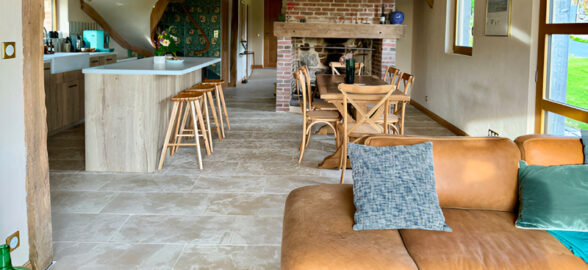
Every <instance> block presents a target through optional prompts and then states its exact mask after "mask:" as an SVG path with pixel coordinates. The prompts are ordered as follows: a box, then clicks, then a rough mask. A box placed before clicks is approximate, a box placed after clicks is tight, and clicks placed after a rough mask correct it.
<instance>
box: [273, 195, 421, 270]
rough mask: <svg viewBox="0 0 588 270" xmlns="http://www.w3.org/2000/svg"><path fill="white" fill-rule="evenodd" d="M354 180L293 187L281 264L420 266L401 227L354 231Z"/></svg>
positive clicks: (297, 266) (310, 266)
mask: <svg viewBox="0 0 588 270" xmlns="http://www.w3.org/2000/svg"><path fill="white" fill-rule="evenodd" d="M354 212H355V207H354V206H353V190H352V186H351V185H339V184H337V185H319V186H307V187H303V188H299V189H296V190H294V191H292V192H291V193H290V195H289V196H288V199H287V201H286V209H285V212H284V230H283V234H282V258H281V264H282V268H281V269H282V270H293V269H305V270H307V269H338V270H339V269H341V270H345V269H373V270H378V269H417V268H416V265H415V264H414V262H413V260H412V259H411V257H410V256H409V255H408V252H407V251H406V249H405V248H404V244H403V242H402V238H401V237H400V234H399V233H398V231H397V230H370V231H354V230H353V229H352V226H353V213H354Z"/></svg>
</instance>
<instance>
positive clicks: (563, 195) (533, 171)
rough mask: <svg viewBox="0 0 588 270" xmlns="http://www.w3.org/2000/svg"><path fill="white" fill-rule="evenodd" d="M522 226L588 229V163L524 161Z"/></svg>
mask: <svg viewBox="0 0 588 270" xmlns="http://www.w3.org/2000/svg"><path fill="white" fill-rule="evenodd" d="M519 200H520V206H519V207H520V209H519V217H518V219H517V221H516V226H517V227H518V228H524V229H539V230H567V231H588V166H586V165H563V166H535V165H531V166H529V165H527V163H526V162H524V161H521V162H520V168H519Z"/></svg>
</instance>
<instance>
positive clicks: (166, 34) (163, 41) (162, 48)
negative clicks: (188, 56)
mask: <svg viewBox="0 0 588 270" xmlns="http://www.w3.org/2000/svg"><path fill="white" fill-rule="evenodd" d="M173 28H174V27H173V26H170V27H169V28H168V29H167V30H163V31H162V32H161V33H159V34H158V35H157V39H156V40H155V42H154V43H155V55H157V56H164V55H165V54H167V53H171V54H173V55H174V58H177V55H176V52H177V51H178V46H177V44H178V43H180V40H179V39H178V37H176V36H174V35H172V34H171V33H172V30H173Z"/></svg>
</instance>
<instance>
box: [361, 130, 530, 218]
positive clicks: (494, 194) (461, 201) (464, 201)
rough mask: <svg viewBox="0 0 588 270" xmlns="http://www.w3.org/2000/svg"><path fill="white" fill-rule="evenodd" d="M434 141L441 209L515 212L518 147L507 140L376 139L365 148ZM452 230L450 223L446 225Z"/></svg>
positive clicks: (453, 138) (378, 137)
mask: <svg viewBox="0 0 588 270" xmlns="http://www.w3.org/2000/svg"><path fill="white" fill-rule="evenodd" d="M426 141H431V142H433V164H434V167H435V183H436V185H437V194H438V196H439V203H440V205H441V207H447V208H469V209H484V210H499V211H513V212H514V211H515V210H516V207H515V205H516V203H517V201H518V198H517V172H518V162H519V160H520V159H521V156H520V152H519V149H518V148H517V146H516V145H515V144H514V143H513V142H512V141H511V140H509V139H507V138H495V137H493V138H487V137H484V138H475V137H442V138H441V137H437V138H433V137H398V136H376V137H371V138H368V139H367V140H366V144H367V145H372V146H392V145H410V144H418V143H423V142H426ZM448 225H449V226H450V227H451V224H448Z"/></svg>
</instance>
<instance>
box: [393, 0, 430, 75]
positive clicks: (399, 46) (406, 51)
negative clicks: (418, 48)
mask: <svg viewBox="0 0 588 270" xmlns="http://www.w3.org/2000/svg"><path fill="white" fill-rule="evenodd" d="M419 1H423V0H419ZM395 5H396V10H398V11H402V12H403V13H404V23H403V25H406V27H407V29H406V36H405V37H404V38H401V39H398V40H397V41H396V66H397V67H398V68H399V69H400V70H401V71H402V72H406V73H412V59H413V47H412V40H413V36H412V35H413V28H414V20H415V17H414V0H396V1H395Z"/></svg>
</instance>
